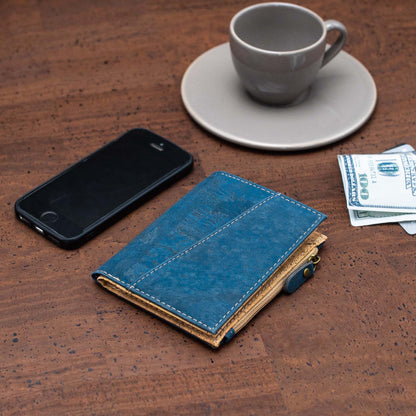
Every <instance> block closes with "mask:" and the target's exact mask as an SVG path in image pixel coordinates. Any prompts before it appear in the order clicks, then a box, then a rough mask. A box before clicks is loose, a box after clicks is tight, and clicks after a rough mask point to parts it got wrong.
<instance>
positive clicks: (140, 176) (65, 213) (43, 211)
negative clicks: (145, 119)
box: [15, 129, 193, 249]
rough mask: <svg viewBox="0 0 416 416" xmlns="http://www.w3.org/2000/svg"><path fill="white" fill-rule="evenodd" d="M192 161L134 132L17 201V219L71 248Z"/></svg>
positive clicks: (179, 174) (188, 167) (173, 148)
mask: <svg viewBox="0 0 416 416" xmlns="http://www.w3.org/2000/svg"><path fill="white" fill-rule="evenodd" d="M192 165H193V159H192V156H191V155H190V154H189V153H188V152H186V151H185V150H183V149H181V148H180V147H179V146H177V145H175V144H173V143H172V142H170V141H168V140H166V139H164V138H163V137H161V136H159V135H157V134H155V133H152V132H151V131H149V130H146V129H133V130H130V131H128V132H127V133H125V134H123V135H122V136H121V137H119V138H118V139H116V140H114V141H112V142H110V143H109V144H107V145H105V146H104V147H102V148H101V149H99V150H97V151H96V152H94V153H92V154H90V155H89V156H87V157H85V158H83V159H82V160H80V161H79V162H78V163H76V164H75V165H73V166H71V167H70V168H68V169H66V170H64V171H63V172H62V173H60V174H59V175H57V176H55V177H53V178H52V179H50V180H48V181H47V182H45V183H44V184H42V185H40V186H38V187H37V188H35V189H34V190H32V191H31V192H29V193H27V194H25V195H24V196H22V197H21V198H19V199H18V200H17V201H16V204H15V212H16V215H17V218H18V219H20V220H21V221H23V222H24V223H26V224H27V225H29V226H30V227H31V228H33V229H34V230H36V231H37V232H39V233H40V234H42V235H43V236H45V237H46V238H48V239H49V240H51V241H53V242H54V243H55V244H57V245H58V246H59V247H62V248H65V249H74V248H78V247H79V246H81V245H82V244H83V243H85V242H86V241H88V240H90V239H91V238H92V237H94V236H95V235H97V234H98V233H99V232H100V231H102V230H103V229H104V228H106V227H108V226H109V225H110V224H112V223H114V222H115V221H117V220H118V219H120V218H121V217H122V216H124V215H125V214H127V213H128V212H130V211H131V210H132V209H134V208H136V207H137V206H138V205H139V204H140V203H142V202H144V201H145V200H147V199H149V198H150V197H152V196H154V195H155V194H156V193H157V192H159V191H160V190H161V189H163V188H164V187H166V186H167V185H169V184H171V183H172V182H174V181H175V180H177V179H179V178H180V177H182V176H184V175H185V174H186V173H188V172H189V171H190V170H191V169H192Z"/></svg>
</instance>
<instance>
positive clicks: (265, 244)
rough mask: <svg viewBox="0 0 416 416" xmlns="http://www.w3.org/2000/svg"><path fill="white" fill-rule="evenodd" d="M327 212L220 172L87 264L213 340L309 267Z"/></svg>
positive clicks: (102, 278)
mask: <svg viewBox="0 0 416 416" xmlns="http://www.w3.org/2000/svg"><path fill="white" fill-rule="evenodd" d="M325 218H326V217H325V215H324V214H321V213H320V212H318V211H316V210H314V209H312V208H310V207H308V206H306V205H304V204H302V203H300V202H298V201H296V200H294V199H291V198H289V197H287V196H285V195H282V194H281V193H278V192H275V191H272V190H270V189H267V188H265V187H263V186H260V185H257V184H255V183H253V182H250V181H248V180H245V179H242V178H239V177H237V176H234V175H231V174H229V173H226V172H217V173H214V174H212V175H211V176H209V177H208V178H207V179H205V180H204V181H202V182H201V183H200V184H198V185H197V186H196V187H195V188H194V189H193V190H191V191H190V192H189V193H188V194H187V195H185V196H184V197H183V198H182V199H180V200H179V201H178V202H177V203H176V204H175V205H173V206H172V207H171V208H170V209H169V210H168V211H166V212H165V213H164V214H163V215H161V216H160V217H159V218H158V219H157V220H156V221H154V222H153V223H152V224H151V225H150V226H148V227H147V228H146V229H145V230H144V231H143V232H141V233H140V234H139V235H138V236H137V237H136V238H135V239H133V240H132V241H131V242H130V243H129V244H128V245H127V246H126V247H124V248H123V249H122V250H121V251H119V252H118V253H117V254H116V255H114V256H113V257H112V258H111V259H110V260H108V261H107V262H106V263H105V264H104V265H103V266H102V267H100V268H99V269H98V270H96V271H95V272H94V273H93V278H94V279H95V280H96V281H97V283H99V284H100V285H102V286H103V287H104V288H106V289H108V290H109V291H111V292H112V293H114V294H116V295H118V296H120V297H122V298H123V299H125V300H128V301H130V302H132V303H134V304H136V305H138V306H140V307H141V308H143V309H146V310H147V311H149V312H151V313H153V314H155V315H157V316H158V317H160V318H162V319H164V320H166V321H168V322H170V323H171V324H173V325H175V326H176V327H179V328H181V329H182V330H184V331H186V332H188V333H189V334H191V335H193V336H195V337H197V338H198V339H200V340H202V341H204V342H205V343H207V344H209V345H211V346H212V347H218V346H220V345H221V344H222V343H224V342H226V341H228V340H229V339H231V338H232V337H233V336H234V334H235V333H237V332H238V331H239V330H240V329H241V328H243V327H244V326H245V325H246V324H247V323H248V322H249V321H250V319H252V318H253V317H254V316H255V315H256V314H257V313H258V312H259V311H260V310H261V309H262V308H263V307H264V306H265V305H266V304H268V303H269V302H270V301H271V300H272V299H273V298H274V297H275V296H276V295H277V294H278V293H279V292H280V291H281V290H285V291H286V292H288V293H291V292H293V291H294V290H296V289H297V287H299V286H300V285H301V284H302V283H303V282H304V281H305V280H306V279H307V278H309V277H310V276H311V275H312V274H313V272H314V270H315V263H316V261H317V259H318V256H317V254H318V250H319V247H320V246H321V245H322V244H323V243H324V241H325V240H326V237H325V236H324V235H322V234H320V233H319V232H318V231H316V227H317V226H318V225H319V224H320V223H321V222H322V221H323V220H324V219H325Z"/></svg>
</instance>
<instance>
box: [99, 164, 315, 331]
mask: <svg viewBox="0 0 416 416" xmlns="http://www.w3.org/2000/svg"><path fill="white" fill-rule="evenodd" d="M219 173H220V174H221V175H223V176H227V177H229V178H231V179H234V180H238V181H240V182H242V183H245V184H248V185H250V186H253V187H255V188H258V189H262V190H264V191H266V192H268V193H270V194H272V195H271V196H270V197H268V198H266V199H265V200H263V201H261V202H259V203H258V204H257V205H255V206H254V207H251V208H250V209H249V210H248V211H245V212H243V213H242V214H240V215H239V216H238V217H237V218H235V219H234V220H232V221H231V222H229V223H228V224H226V225H224V226H223V227H221V228H220V229H218V230H217V231H215V232H214V233H212V234H210V235H209V236H207V237H205V238H204V239H202V240H200V241H198V242H197V243H195V244H194V245H192V246H191V247H189V248H188V249H186V250H184V251H182V252H181V253H179V254H177V255H176V256H174V257H172V258H170V259H169V260H168V261H167V262H165V263H162V264H161V265H159V266H157V267H156V268H154V269H152V270H151V271H149V272H147V273H146V274H144V275H143V276H142V277H141V278H139V279H138V280H137V281H136V282H135V283H134V284H133V283H132V284H130V285H128V290H133V289H134V291H135V292H139V293H141V294H143V295H145V296H147V297H149V298H151V299H153V300H155V301H156V302H158V303H160V304H162V305H164V306H166V307H168V308H169V309H171V310H173V311H175V312H177V313H178V314H180V315H182V316H183V317H186V318H188V319H190V320H192V321H193V322H195V323H198V324H200V325H202V326H204V327H205V328H207V329H210V330H215V329H216V328H218V326H219V325H220V324H222V322H223V321H224V320H225V319H226V318H227V316H228V315H229V314H230V313H231V312H233V311H234V310H235V308H236V307H237V306H238V305H239V304H240V303H241V302H242V301H243V300H244V299H245V298H247V295H248V294H249V293H251V292H252V290H253V288H254V287H256V286H257V285H258V283H259V282H261V281H262V280H263V279H264V277H265V276H267V275H268V274H269V273H270V272H271V270H273V269H274V268H276V266H277V265H278V264H279V262H280V261H281V260H282V259H283V258H284V257H285V256H286V255H287V254H288V253H289V252H290V251H291V250H292V249H293V248H294V247H295V246H296V245H297V244H298V242H299V241H300V240H302V239H303V238H304V237H305V235H307V234H308V232H309V231H310V230H311V229H313V228H314V227H315V224H317V223H318V222H319V220H320V219H321V218H322V214H320V213H319V212H317V211H316V210H314V209H312V208H310V207H308V206H306V205H304V204H302V203H300V202H298V201H295V200H293V199H290V198H288V197H286V196H284V195H282V194H281V193H279V192H274V191H271V190H269V189H267V188H263V187H261V186H258V185H256V184H254V183H252V182H250V181H245V180H244V179H241V178H239V177H236V176H233V175H230V174H227V173H225V172H219ZM276 197H280V198H282V199H283V200H285V201H287V202H290V203H292V204H294V205H296V206H298V207H300V208H303V209H306V210H307V211H310V212H311V213H313V214H315V215H317V219H316V220H315V221H314V222H313V223H312V224H311V225H310V226H309V228H308V229H307V230H305V232H304V233H303V234H302V235H300V236H299V237H298V239H297V240H296V241H295V242H294V243H293V244H292V245H291V246H290V247H289V248H288V249H287V250H286V251H285V253H284V254H282V255H281V256H280V257H279V259H278V260H277V261H276V262H275V263H274V264H273V265H272V266H271V267H270V268H269V269H267V271H266V272H265V273H264V274H263V275H262V276H261V277H260V278H259V279H258V280H257V281H256V282H255V283H254V284H253V285H252V286H251V287H250V288H249V289H248V290H247V292H246V293H244V294H243V295H242V296H241V298H240V299H239V300H238V301H237V302H236V303H235V304H234V305H233V306H232V307H231V308H230V309H229V310H228V311H227V312H226V313H225V314H224V315H223V316H222V317H221V318H220V320H219V321H218V322H217V323H216V324H215V325H214V326H209V325H207V324H205V323H203V322H201V321H200V320H198V319H196V318H194V317H192V316H190V315H188V314H186V313H185V312H182V311H180V310H179V309H176V308H175V307H174V306H172V305H169V304H168V303H166V302H163V301H162V300H160V299H158V298H156V297H155V296H153V295H151V294H149V293H146V292H144V291H142V290H140V289H138V288H137V287H136V285H137V284H138V283H140V282H141V281H143V280H144V279H145V278H147V277H148V276H150V275H151V274H153V273H155V272H156V271H158V270H160V269H162V268H163V267H165V266H167V265H168V264H170V263H171V262H173V261H175V260H176V259H178V258H180V257H182V256H184V255H185V254H188V253H189V252H190V251H192V250H193V249H194V248H196V247H198V246H199V245H201V244H203V243H205V242H206V241H208V240H209V239H211V238H212V237H214V236H215V235H217V234H218V233H220V232H222V231H223V230H225V229H226V228H228V227H230V226H231V225H232V224H234V223H236V222H237V221H239V220H240V219H241V218H244V217H245V216H246V215H248V214H250V213H251V212H253V211H254V210H256V209H257V208H259V207H261V206H262V205H264V204H265V203H266V202H269V201H270V200H272V199H274V198H276ZM96 273H104V274H105V275H107V276H108V277H111V278H113V279H115V280H117V281H118V282H120V283H124V284H125V285H127V284H126V282H123V281H122V280H121V279H119V278H118V277H116V276H113V275H112V274H110V273H108V272H105V271H104V270H97V271H96Z"/></svg>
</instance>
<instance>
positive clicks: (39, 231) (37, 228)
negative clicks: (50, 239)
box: [35, 225, 45, 235]
mask: <svg viewBox="0 0 416 416" xmlns="http://www.w3.org/2000/svg"><path fill="white" fill-rule="evenodd" d="M35 230H36V231H37V232H38V233H39V234H42V235H43V234H45V232H44V231H43V230H42V228H39V227H37V226H36V225H35Z"/></svg>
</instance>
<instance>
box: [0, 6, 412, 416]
mask: <svg viewBox="0 0 416 416" xmlns="http://www.w3.org/2000/svg"><path fill="white" fill-rule="evenodd" d="M248 4H250V3H248V2H247V1H240V0H231V1H227V2H224V1H217V0H214V1H213V0H210V1H208V0H201V1H198V0H186V1H185V0H180V1H175V0H173V1H170V2H167V1H162V0H155V1H150V0H149V1H130V0H123V1H119V0H117V1H116V0H105V1H81V0H69V1H63V0H58V1H52V0H48V1H47V0H40V1H38V0H36V1H35V0H19V1H14V0H4V1H2V2H0V16H2V24H1V25H0V150H1V151H0V161H1V162H0V163H1V164H0V169H1V170H0V187H1V192H0V207H1V210H0V239H1V244H0V253H1V262H0V345H1V347H0V386H1V388H0V414H2V415H29V414H31V415H37V414H45V415H60V414H71V415H77V414H79V415H86V414H88V415H89V414H91V415H93V414H94V415H110V414H135V415H139V414H140V415H162V414H169V415H285V416H288V415H291V416H295V415H318V416H321V415H341V414H347V415H415V414H416V401H415V397H416V335H415V334H416V321H415V319H416V308H415V300H416V254H415V253H416V250H415V248H416V244H415V237H411V236H409V235H407V234H406V233H405V232H404V231H403V229H402V228H401V227H400V226H398V225H397V224H390V225H377V226H371V227H365V228H354V227H352V226H351V225H350V224H349V219H348V214H347V211H346V207H345V199H344V194H343V187H342V183H341V178H340V174H339V169H338V165H337V161H336V155H337V154H339V153H378V152H381V151H383V150H384V149H386V148H389V147H392V146H394V145H397V144H399V143H403V142H407V143H410V144H412V145H413V146H416V138H415V137H416V126H415V121H416V119H415V108H416V95H415V94H416V93H415V91H416V77H415V74H416V56H415V53H416V52H415V44H416V3H415V2H414V0H398V1H387V0H351V1H347V2H345V1H341V0H330V1H323V0H305V1H303V2H302V4H303V5H305V6H307V7H309V8H311V9H313V10H315V11H316V12H318V13H319V14H320V15H321V16H322V17H323V18H325V19H328V18H336V19H338V20H341V21H342V22H343V23H344V24H345V25H346V26H347V27H348V30H349V33H350V36H349V40H348V43H347V46H346V50H347V52H349V53H351V54H352V55H353V56H355V57H356V58H358V59H359V60H360V61H361V62H362V63H363V64H364V65H365V66H366V67H367V68H368V69H369V71H370V72H371V74H372V75H373V77H374V79H375V82H376V84H377V87H378V103H377V108H376V111H375V113H374V114H373V116H372V118H371V119H370V121H369V122H368V123H367V124H366V125H365V126H363V127H362V128H361V129H360V130H359V131H357V132H355V133H354V134H352V135H351V136H350V137H348V138H346V139H345V140H342V141H340V142H337V143H334V144H332V145H329V146H326V147H324V148H321V149H316V150H313V151H303V152H294V153H280V152H265V151H259V150H253V149H248V148H244V147H240V146H237V145H233V144H230V143H227V142H225V141H222V140H220V139H218V138H216V137H214V136H212V135H210V134H209V133H207V132H206V131H204V130H202V129H201V128H200V127H199V126H197V125H196V124H195V123H194V122H193V121H192V120H191V119H190V118H189V117H188V115H187V113H186V111H185V110H184V107H183V105H182V102H181V97H180V82H181V78H182V75H183V73H184V72H185V70H186V68H187V67H188V66H189V64H190V63H191V62H192V61H193V60H194V59H195V58H196V57H198V56H199V55H200V54H201V53H203V52H204V51H206V50H207V49H209V48H211V47H213V46H216V45H218V44H220V43H223V42H226V41H227V36H228V35H227V31H228V29H227V28H228V22H229V20H230V19H231V17H232V16H233V14H234V13H236V12H237V11H238V10H239V9H241V8H243V7H245V6H247V5H248ZM137 126H142V127H146V128H149V129H151V130H154V131H155V132H157V133H159V134H161V135H164V136H166V137H167V138H169V139H171V140H173V141H174V142H176V143H178V144H179V145H180V146H182V147H184V148H185V149H187V150H188V151H190V152H191V153H192V154H193V155H194V157H195V168H194V170H193V172H192V173H191V174H190V175H188V176H187V177H186V178H184V179H182V180H181V181H180V182H179V183H177V184H175V185H174V186H173V187H171V188H169V189H168V190H166V191H164V192H163V193H162V194H160V195H159V196H157V197H156V198H154V199H153V200H151V201H149V202H148V203H146V204H145V205H144V206H142V207H140V208H139V209H137V210H136V211H134V212H133V213H131V214H130V215H128V216H127V217H126V218H124V219H123V220H121V221H120V222H118V223H117V224H115V225H114V226H112V227H111V228H109V229H108V230H107V231H105V232H104V233H102V234H101V235H100V236H98V237H96V238H95V239H94V240H92V241H91V242H89V243H88V244H86V245H85V246H84V247H82V248H80V249H78V250H75V251H63V250H60V249H59V248H56V247H55V246H54V245H52V244H51V243H49V242H47V241H46V240H44V239H43V238H41V237H40V236H38V235H37V234H35V233H34V232H32V231H30V230H29V229H28V228H27V227H26V226H25V225H23V224H21V223H19V222H18V221H17V220H16V219H15V217H14V212H13V205H14V202H15V200H16V199H17V198H18V197H19V196H21V195H22V194H23V193H24V192H27V191H29V190H30V189H31V188H33V187H34V186H36V185H38V184H40V183H41V182H43V181H45V180H46V179H48V178H49V177H51V176H52V175H54V174H56V173H58V172H59V171H61V170H62V169H63V168H65V167H67V166H69V165H71V164H72V163H74V162H75V161H77V160H78V159H79V158H81V157H82V156H84V155H86V154H88V153H90V152H91V151H93V150H95V149H97V148H98V147H100V146H101V145H103V144H104V143H107V142H108V141H110V140H111V139H113V138H115V137H117V136H118V135H120V134H121V133H123V132H124V131H125V130H127V129H130V128H133V127H137ZM216 170H225V171H229V172H231V173H234V174H237V175H240V176H243V177H245V178H247V179H250V180H252V181H254V182H258V183H260V184H262V185H265V186H267V187H270V188H272V189H274V190H277V191H280V192H282V193H285V194H287V195H289V196H291V197H294V198H296V199H299V200H300V201H302V202H304V203H306V204H309V205H311V206H313V207H314V208H316V209H318V210H320V211H322V212H324V213H325V214H327V216H328V219H327V221H326V222H325V223H324V224H323V226H322V231H323V232H324V233H325V234H327V235H328V242H327V244H326V246H325V248H324V250H323V252H322V263H321V266H320V268H319V270H318V272H317V273H316V277H315V278H314V279H312V280H311V281H310V282H309V283H308V284H307V285H305V286H303V287H302V288H301V289H300V290H299V291H298V292H297V293H295V294H294V295H292V296H279V297H278V298H277V299H276V300H275V301H274V302H272V303H271V304H270V305H269V306H268V307H267V308H266V309H265V310H263V311H262V312H261V313H260V314H259V316H258V317H256V318H255V319H254V320H253V321H252V322H251V323H250V324H249V325H248V326H247V328H246V329H244V330H243V331H242V332H241V333H240V334H239V335H238V336H237V337H236V338H235V339H234V340H233V341H232V342H231V343H230V344H228V345H227V346H225V347H224V348H222V349H220V350H219V351H212V350H210V349H208V348H207V347H205V346H203V345H201V344H199V343H198V342H196V341H194V340H193V339H191V338H189V337H187V336H186V335H184V334H182V333H180V332H178V331H176V330H175V329H173V328H171V327H170V326H168V325H165V324H164V323H161V322H160V321H158V320H157V319H155V318H153V317H151V316H149V315H148V314H146V313H144V312H142V311H140V310H138V309H136V308H134V307H133V306H131V305H128V304H126V303H123V302H122V301H120V300H119V299H117V298H115V297H113V296H112V295H110V294H108V293H106V292H105V291H103V290H101V289H100V288H99V287H97V286H96V285H95V284H94V283H93V281H92V279H91V278H90V273H91V272H92V271H93V270H94V269H95V268H96V267H98V266H99V265H101V264H102V263H103V262H104V261H105V260H107V259H108V258H109V257H110V256H111V255H113V254H114V253H116V252H117V251H118V250H119V249H120V248H121V247H123V246H124V245H125V244H126V243H127V242H129V241H130V240H131V239H132V238H133V237H134V236H135V235H137V234H138V233H139V232H140V231H141V230H142V229H144V228H145V227H146V226H147V225H148V224H150V223H151V222H152V221H153V220H155V219H156V218H157V217H158V216H159V215H160V214H161V213H163V212H164V211H165V210H166V209H168V208H169V207H170V206H171V205H172V204H173V203H174V202H176V201H177V200H178V199H179V198H180V197H181V196H183V195H184V194H185V193H186V192H188V191H189V190H190V189H192V187H193V186H195V184H197V183H198V182H200V181H201V180H203V179H204V178H205V177H206V176H208V175H209V174H211V173H212V172H214V171H216Z"/></svg>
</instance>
